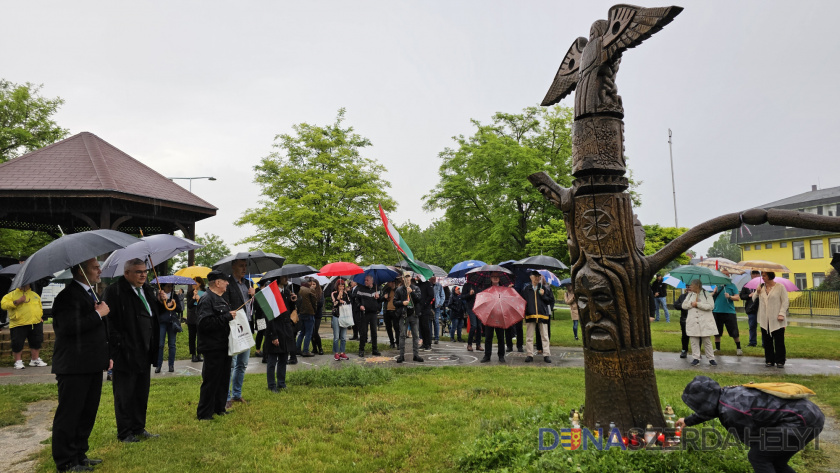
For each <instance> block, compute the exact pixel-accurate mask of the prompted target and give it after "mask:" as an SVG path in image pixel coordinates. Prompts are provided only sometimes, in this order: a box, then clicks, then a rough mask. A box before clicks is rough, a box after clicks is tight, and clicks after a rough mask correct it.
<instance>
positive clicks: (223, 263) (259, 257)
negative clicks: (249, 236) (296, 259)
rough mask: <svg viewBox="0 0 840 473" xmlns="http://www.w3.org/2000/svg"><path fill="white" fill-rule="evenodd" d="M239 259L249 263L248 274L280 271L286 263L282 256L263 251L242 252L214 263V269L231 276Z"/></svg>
mask: <svg viewBox="0 0 840 473" xmlns="http://www.w3.org/2000/svg"><path fill="white" fill-rule="evenodd" d="M238 259H244V260H245V261H247V262H248V266H247V267H246V268H245V272H246V273H248V274H260V273H264V272H266V271H271V270H273V269H280V268H281V267H283V262H284V261H286V258H284V257H282V256H280V255H276V254H274V253H266V252H264V251H262V250H257V251H242V252H239V253H236V254H235V255H230V256H225V257H224V258H222V259H220V260H219V261H216V262H215V263H213V269H217V270H219V271H221V272H223V273H225V274H231V273H232V272H233V267H232V264H233V262H234V261H235V260H238ZM316 272H317V271H316Z"/></svg>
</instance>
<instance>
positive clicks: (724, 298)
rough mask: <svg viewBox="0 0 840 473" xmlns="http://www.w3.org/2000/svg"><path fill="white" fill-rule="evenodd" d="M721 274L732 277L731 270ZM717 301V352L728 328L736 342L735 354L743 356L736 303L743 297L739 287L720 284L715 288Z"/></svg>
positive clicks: (726, 269)
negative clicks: (721, 338) (724, 330)
mask: <svg viewBox="0 0 840 473" xmlns="http://www.w3.org/2000/svg"><path fill="white" fill-rule="evenodd" d="M721 273H723V274H724V275H726V277H730V275H731V274H732V273H730V272H729V268H726V267H724V268H721ZM712 297H713V298H714V301H715V308H714V311H713V313H714V316H715V323H716V324H717V331H718V334H717V335H715V350H720V337H721V336H722V335H723V328H724V327H726V333H728V334H729V336H730V337H732V340H734V341H735V350H736V351H735V354H736V355H738V356H741V355H743V354H744V352H742V351H741V337H740V334H739V332H738V318H737V317H736V316H735V301H740V300H741V296H739V295H738V287H737V286H736V285H734V284H732V281H729V282H727V283H724V284H719V285H718V286H717V287H715V292H714V293H713V294H712Z"/></svg>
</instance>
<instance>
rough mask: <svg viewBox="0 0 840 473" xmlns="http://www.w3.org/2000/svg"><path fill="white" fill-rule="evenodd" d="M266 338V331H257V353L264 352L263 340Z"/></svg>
mask: <svg viewBox="0 0 840 473" xmlns="http://www.w3.org/2000/svg"><path fill="white" fill-rule="evenodd" d="M264 338H265V330H258V331H257V344H256V349H257V351H262V349H263V339H264ZM263 358H265V355H263Z"/></svg>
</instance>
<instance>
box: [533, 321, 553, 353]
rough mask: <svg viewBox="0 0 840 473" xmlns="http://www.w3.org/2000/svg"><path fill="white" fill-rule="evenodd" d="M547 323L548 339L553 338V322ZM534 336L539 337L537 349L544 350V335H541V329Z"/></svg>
mask: <svg viewBox="0 0 840 473" xmlns="http://www.w3.org/2000/svg"><path fill="white" fill-rule="evenodd" d="M546 325H548V339H549V340H551V322H549V323H547V324H546ZM534 338H536V339H537V351H542V350H543V345H542V337H541V336H539V331H538V332H537V336H536V337H534Z"/></svg>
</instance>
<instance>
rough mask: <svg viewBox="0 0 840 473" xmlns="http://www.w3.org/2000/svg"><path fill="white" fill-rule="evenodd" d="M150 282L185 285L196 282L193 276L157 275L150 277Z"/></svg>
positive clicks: (191, 284)
mask: <svg viewBox="0 0 840 473" xmlns="http://www.w3.org/2000/svg"><path fill="white" fill-rule="evenodd" d="M151 284H182V285H183V284H186V285H187V286H194V285H195V284H196V282H195V280H194V279H193V278H187V277H184V276H158V277H156V278H154V279H152V281H151Z"/></svg>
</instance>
